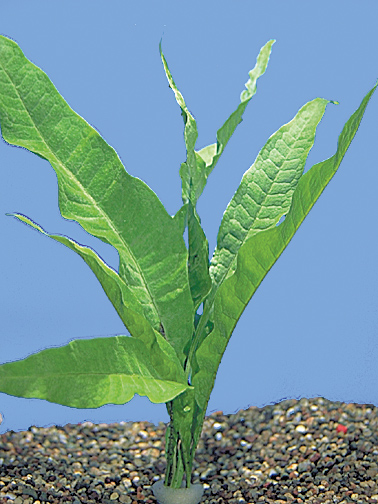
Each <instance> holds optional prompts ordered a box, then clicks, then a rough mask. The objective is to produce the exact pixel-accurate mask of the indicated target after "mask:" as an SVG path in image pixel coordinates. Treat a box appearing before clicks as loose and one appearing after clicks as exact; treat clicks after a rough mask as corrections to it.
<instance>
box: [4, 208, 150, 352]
mask: <svg viewBox="0 0 378 504" xmlns="http://www.w3.org/2000/svg"><path fill="white" fill-rule="evenodd" d="M7 215H9V216H13V217H15V218H16V219H17V220H19V221H21V222H23V223H24V224H27V225H28V226H30V227H32V228H33V229H35V230H37V231H39V232H40V233H42V234H44V235H45V236H48V237H50V238H52V239H53V240H55V241H57V242H59V243H62V244H63V245H65V246H66V247H68V248H70V249H71V250H73V251H74V252H76V253H77V254H78V255H79V256H80V257H81V258H82V259H83V260H84V261H85V262H86V263H87V265H88V266H89V267H90V268H91V270H92V271H93V273H94V274H95V275H96V277H97V279H98V280H99V282H100V284H101V286H102V288H103V289H104V291H105V294H106V295H107V297H108V298H109V300H110V301H111V303H112V304H113V306H114V308H115V309H116V311H117V313H118V315H119V316H120V318H121V320H122V322H123V323H124V324H125V327H126V328H127V329H128V331H129V332H130V334H131V335H132V336H134V337H136V338H139V339H141V340H143V342H144V343H145V344H146V345H147V346H148V347H149V348H150V349H151V347H152V345H154V344H155V342H156V337H155V334H154V330H153V328H152V327H151V325H150V323H149V322H148V320H147V319H146V318H145V316H144V312H143V307H142V305H141V304H140V302H139V300H138V299H137V298H136V297H135V296H134V294H133V293H132V291H131V289H129V287H128V286H127V284H126V283H125V282H124V281H123V280H122V278H121V277H120V276H119V275H118V274H117V273H116V272H115V271H114V270H113V269H112V268H110V267H109V266H108V265H107V264H106V263H105V262H104V261H103V260H102V259H101V258H100V257H99V256H98V255H97V254H96V252H95V251H94V250H92V249H91V248H89V247H85V246H83V245H80V244H79V243H77V242H76V241H74V240H72V239H71V238H67V237H66V236H61V235H52V234H49V233H47V232H46V231H45V230H44V229H42V228H41V226H39V225H38V224H36V223H35V222H33V221H32V220H31V219H29V218H28V217H26V216H25V215H22V214H17V213H16V214H7Z"/></svg>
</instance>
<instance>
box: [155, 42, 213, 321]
mask: <svg viewBox="0 0 378 504" xmlns="http://www.w3.org/2000/svg"><path fill="white" fill-rule="evenodd" d="M159 50H160V56H161V59H162V62H163V66H164V70H165V74H166V76H167V79H168V82H169V87H170V88H172V90H173V92H174V94H175V98H176V101H177V103H178V104H179V106H180V108H181V114H182V117H183V119H184V124H185V127H184V139H185V146H186V156H187V159H186V162H185V163H182V164H181V169H180V177H181V181H182V201H183V203H184V204H183V206H182V207H181V209H180V210H179V212H178V213H177V214H176V215H177V216H178V219H179V220H180V221H181V228H182V224H183V222H185V223H186V224H187V225H188V244H189V258H188V274H189V285H190V290H191V295H192V299H193V303H194V311H195V312H196V311H197V308H198V307H199V305H200V304H201V303H202V301H203V300H204V298H205V296H206V294H207V293H208V292H209V290H210V288H211V279H210V276H209V244H208V241H207V239H206V236H205V233H204V232H203V229H202V227H201V221H200V218H199V216H198V214H197V211H196V208H195V206H196V202H197V199H198V197H199V195H200V194H201V192H202V191H203V188H204V186H205V184H206V176H205V167H206V166H205V162H204V161H203V160H202V159H201V157H199V156H198V155H197V154H196V153H195V151H194V147H195V143H196V140H197V137H198V133H197V124H196V121H195V119H194V117H193V116H192V115H191V113H190V112H189V110H188V108H187V106H186V104H185V100H184V98H183V96H182V94H181V93H180V91H179V90H178V89H177V86H176V84H175V82H174V80H173V77H172V74H171V72H170V71H169V68H168V64H167V61H166V59H165V57H164V55H163V52H162V49H161V41H160V44H159ZM184 231H185V227H184V229H183V232H184Z"/></svg>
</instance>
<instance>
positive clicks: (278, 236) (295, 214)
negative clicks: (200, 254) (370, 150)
mask: <svg viewBox="0 0 378 504" xmlns="http://www.w3.org/2000/svg"><path fill="white" fill-rule="evenodd" d="M377 86H378V81H377V83H376V84H375V86H374V87H373V88H372V89H371V90H370V91H369V92H368V93H367V94H366V96H365V97H364V99H363V100H362V102H361V104H360V106H359V108H358V109H357V110H356V111H355V112H354V113H353V115H352V116H351V117H350V118H349V120H348V121H347V122H346V124H345V125H344V128H343V130H342V132H341V134H340V136H339V139H338V143H337V150H336V153H335V154H334V155H333V156H332V157H330V158H329V159H327V160H325V161H322V162H321V163H318V164H316V165H314V166H313V167H312V168H311V169H310V170H309V171H308V172H306V173H305V174H304V175H303V176H302V177H301V179H300V180H299V183H298V185H297V188H296V189H295V192H294V195H293V199H292V204H291V207H290V210H289V212H288V214H287V215H286V218H285V220H284V221H283V222H282V223H281V224H279V225H278V226H274V227H272V228H270V229H268V230H266V231H263V232H261V233H258V234H255V235H253V236H251V237H249V238H248V239H247V240H246V242H245V243H244V244H243V246H242V247H241V248H240V250H239V252H238V255H237V263H236V268H235V271H234V272H233V274H232V275H230V276H229V277H228V278H226V280H224V282H223V283H222V284H221V286H220V287H219V289H218V290H217V292H216V296H215V302H214V314H213V315H212V320H213V322H214V326H213V330H212V332H211V333H210V334H209V335H208V336H206V338H204V339H203V341H202V343H201V344H200V346H199V347H198V348H197V350H196V352H195V355H194V359H193V367H192V381H191V383H192V385H193V386H194V388H195V396H196V402H197V405H198V406H197V411H198V418H197V420H196V425H197V429H196V431H195V432H194V443H195V446H196V444H197V442H198V439H199V435H200V433H201V428H202V421H203V416H204V415H205V412H206V407H207V403H208V400H209V397H210V392H211V390H212V389H213V386H214V381H215V376H216V373H217V370H218V367H219V364H220V361H221V358H222V356H223V353H224V351H225V349H226V346H227V343H228V341H229V339H230V336H231V334H232V331H233V330H234V327H235V325H236V323H237V321H238V320H239V318H240V316H241V314H242V313H243V311H244V309H245V307H246V305H247V304H248V302H249V300H250V299H251V297H252V296H253V294H254V293H255V291H256V289H257V287H258V286H259V285H260V283H261V282H262V280H263V279H264V277H265V275H266V274H267V273H268V271H269V270H270V269H271V268H272V266H273V265H274V263H275V262H276V261H277V259H278V258H279V256H280V255H281V253H282V252H283V250H284V249H285V248H286V246H287V245H288V243H289V242H290V240H291V239H292V237H293V236H294V234H295V232H296V231H297V229H298V228H299V226H300V225H301V224H302V222H303V220H304V219H305V217H306V215H307V214H308V213H309V211H310V210H311V208H312V207H313V206H314V204H315V202H316V201H317V199H318V198H319V196H320V195H321V193H322V192H323V190H324V189H325V187H326V186H327V184H328V183H329V181H330V180H331V179H332V177H333V176H334V174H335V173H336V171H337V169H338V167H339V166H340V163H341V161H342V159H343V157H344V155H345V153H346V151H347V149H348V147H349V145H350V144H351V142H352V140H353V138H354V136H355V134H356V132H357V129H358V127H359V125H360V122H361V120H362V117H363V115H364V112H365V109H366V107H367V104H368V102H369V100H370V98H371V96H372V95H373V93H374V91H375V90H376V88H377Z"/></svg>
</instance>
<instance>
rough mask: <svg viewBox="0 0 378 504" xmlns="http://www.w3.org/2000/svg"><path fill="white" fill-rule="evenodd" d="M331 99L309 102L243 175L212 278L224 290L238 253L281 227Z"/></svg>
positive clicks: (212, 267) (225, 222)
mask: <svg viewBox="0 0 378 504" xmlns="http://www.w3.org/2000/svg"><path fill="white" fill-rule="evenodd" d="M328 103H329V102H328V101H327V100H324V99H321V98H316V99H315V100H312V101H311V102H309V103H306V105H304V106H303V107H302V108H301V109H300V110H299V112H298V113H297V114H296V116H295V117H294V119H292V121H290V122H289V123H288V124H285V125H284V126H282V127H281V128H280V129H279V130H278V131H276V133H274V134H273V135H272V136H271V137H270V138H269V140H268V141H267V143H266V144H265V145H264V147H263V148H262V149H261V151H260V152H259V154H258V156H257V158H256V161H255V162H254V163H253V165H252V166H251V167H250V168H249V169H248V170H247V171H246V172H245V174H244V175H243V178H242V181H241V183H240V186H239V187H238V189H237V191H236V193H235V194H234V196H233V198H232V199H231V201H230V203H229V204H228V206H227V209H226V211H225V212H224V214H223V218H222V222H221V225H220V228H219V231H218V238H217V247H216V249H215V251H214V255H213V257H212V259H211V263H210V276H211V277H212V279H213V281H214V282H215V284H216V285H219V284H220V283H221V282H222V281H223V279H224V278H225V277H226V275H227V274H228V273H229V272H232V271H233V268H235V266H236V265H235V261H236V257H237V253H238V251H239V249H240V247H241V246H242V245H243V243H244V242H245V241H246V240H247V239H248V238H249V237H250V236H252V235H254V234H256V233H258V232H261V231H262V230H264V229H268V228H270V227H273V226H275V225H276V224H277V222H278V221H279V220H280V218H281V217H282V216H283V215H285V214H286V213H287V212H288V210H289V208H290V204H291V200H292V197H293V193H294V190H295V188H296V186H297V184H298V180H299V178H300V177H301V175H302V173H303V169H304V166H305V163H306V159H307V156H308V154H309V152H310V149H311V148H312V146H313V144H314V141H315V131H316V127H317V126H318V124H319V122H320V120H321V118H322V117H323V114H324V111H325V108H326V105H327V104H328Z"/></svg>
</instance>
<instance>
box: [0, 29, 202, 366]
mask: <svg viewBox="0 0 378 504" xmlns="http://www.w3.org/2000/svg"><path fill="white" fill-rule="evenodd" d="M0 124H1V130H2V135H3V138H4V140H6V141H7V142H8V143H10V144H13V145H18V146H21V147H25V148H26V149H28V150H30V151H32V152H34V153H36V154H38V155H39V156H41V157H43V158H45V159H47V160H48V161H49V162H50V163H51V165H52V167H53V169H54V170H55V172H56V175H57V179H58V187H59V208H60V211H61V214H62V216H63V217H64V218H66V219H72V220H75V221H77V222H78V223H79V224H80V225H81V226H82V227H83V228H84V229H85V230H86V231H87V232H89V233H91V234H92V235H93V236H96V237H97V238H100V239H101V240H102V241H104V242H105V243H108V244H110V245H112V246H114V247H115V248H116V249H117V251H118V253H119V258H120V262H119V275H120V277H121V278H122V279H123V280H124V281H125V283H126V284H127V285H128V287H129V288H130V290H131V291H132V292H133V294H134V295H135V297H136V298H138V299H139V300H140V302H141V304H142V306H143V311H144V315H145V317H146V318H147V320H148V321H149V322H150V324H151V325H152V327H154V328H155V329H156V330H158V329H159V327H161V326H162V327H163V330H164V333H165V337H166V339H167V340H168V341H169V342H170V343H171V344H172V346H173V347H174V348H175V351H176V353H177V355H178V356H179V358H180V361H181V362H183V361H184V359H185V354H184V350H183V349H184V347H185V346H187V344H188V341H189V339H190V338H191V337H192V334H193V312H194V308H193V302H192V299H191V294H190V287H189V279H188V272H187V256H188V254H187V250H186V246H185V242H184V240H183V237H182V234H181V230H180V228H179V226H178V223H177V221H176V220H175V219H173V218H172V217H171V216H170V215H168V213H167V212H166V210H165V208H164V206H163V205H162V203H161V202H160V200H159V199H158V197H157V196H156V194H155V193H154V192H153V191H152V190H151V189H150V188H149V187H148V186H147V185H146V184H145V183H144V182H142V181H141V180H140V179H138V178H136V177H132V176H131V175H129V174H128V173H127V171H126V170H125V168H124V167H123V165H122V163H121V161H120V159H119V157H118V155H117V154H116V152H115V151H114V149H113V148H112V147H110V146H109V145H108V144H107V143H106V142H105V141H104V140H103V139H102V138H101V136H100V135H99V134H98V133H97V131H96V130H95V129H94V128H92V127H91V126H90V125H89V124H88V123H87V122H86V121H85V120H84V119H82V118H81V117H80V116H78V115H77V114H76V113H75V112H74V111H73V110H72V109H71V108H70V107H69V106H68V105H67V103H66V102H65V101H64V99H63V98H62V96H61V95H60V94H59V93H58V91H57V90H56V88H55V87H54V85H53V84H52V82H51V81H50V79H49V78H48V77H47V75H46V74H45V73H44V72H43V71H42V70H40V69H39V68H38V67H36V66H35V65H34V64H33V63H31V62H30V61H29V60H27V59H26V58H25V56H24V55H23V53H22V51H21V50H20V48H19V47H18V45H17V44H16V43H15V42H13V41H12V40H9V39H7V38H6V37H3V36H0ZM141 230H143V231H142V232H141Z"/></svg>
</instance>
